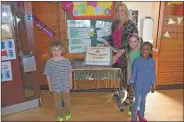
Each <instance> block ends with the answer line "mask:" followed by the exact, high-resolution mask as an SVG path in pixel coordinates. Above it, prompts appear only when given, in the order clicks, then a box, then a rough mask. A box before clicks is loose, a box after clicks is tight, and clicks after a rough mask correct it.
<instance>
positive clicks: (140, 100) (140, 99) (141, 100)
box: [132, 93, 147, 121]
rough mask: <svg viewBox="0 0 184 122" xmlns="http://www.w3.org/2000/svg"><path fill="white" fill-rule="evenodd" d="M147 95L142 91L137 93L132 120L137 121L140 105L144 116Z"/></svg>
mask: <svg viewBox="0 0 184 122" xmlns="http://www.w3.org/2000/svg"><path fill="white" fill-rule="evenodd" d="M146 96H147V94H142V93H139V94H135V102H134V103H133V108H132V121H136V119H137V109H138V108H139V107H140V115H141V117H142V118H144V112H145V103H146Z"/></svg>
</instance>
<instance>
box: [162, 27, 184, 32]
mask: <svg viewBox="0 0 184 122" xmlns="http://www.w3.org/2000/svg"><path fill="white" fill-rule="evenodd" d="M167 31H169V32H175V33H183V27H166V26H165V27H163V32H167Z"/></svg>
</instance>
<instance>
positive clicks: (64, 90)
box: [44, 40, 72, 121]
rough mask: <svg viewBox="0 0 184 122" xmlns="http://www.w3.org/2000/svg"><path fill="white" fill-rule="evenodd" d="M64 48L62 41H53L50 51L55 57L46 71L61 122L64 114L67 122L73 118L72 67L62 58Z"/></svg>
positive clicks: (49, 62) (46, 67)
mask: <svg viewBox="0 0 184 122" xmlns="http://www.w3.org/2000/svg"><path fill="white" fill-rule="evenodd" d="M63 46H64V45H62V43H61V41H58V40H53V41H51V43H50V46H49V49H50V51H51V53H52V56H53V57H52V58H50V59H49V60H48V61H47V62H46V65H45V71H44V74H45V75H46V77H47V82H48V86H49V91H50V92H53V98H54V103H55V108H56V114H57V118H58V120H59V121H63V116H64V113H65V115H66V120H69V119H70V118H71V111H70V90H71V88H72V66H71V64H70V62H69V60H68V59H66V58H65V57H63V56H61V55H62V54H64V48H63ZM61 101H64V111H63V110H62V107H61Z"/></svg>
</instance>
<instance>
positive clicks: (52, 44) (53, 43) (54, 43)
mask: <svg viewBox="0 0 184 122" xmlns="http://www.w3.org/2000/svg"><path fill="white" fill-rule="evenodd" d="M58 46H59V47H60V49H61V50H62V54H61V55H63V54H64V53H65V47H64V41H60V40H52V41H50V44H49V52H51V49H52V47H58Z"/></svg>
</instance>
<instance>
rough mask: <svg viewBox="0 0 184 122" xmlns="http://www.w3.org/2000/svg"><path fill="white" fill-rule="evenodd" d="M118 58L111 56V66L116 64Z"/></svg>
mask: <svg viewBox="0 0 184 122" xmlns="http://www.w3.org/2000/svg"><path fill="white" fill-rule="evenodd" d="M118 58H119V57H118V56H117V55H115V56H113V58H112V64H115V63H116V62H117V60H118Z"/></svg>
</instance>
